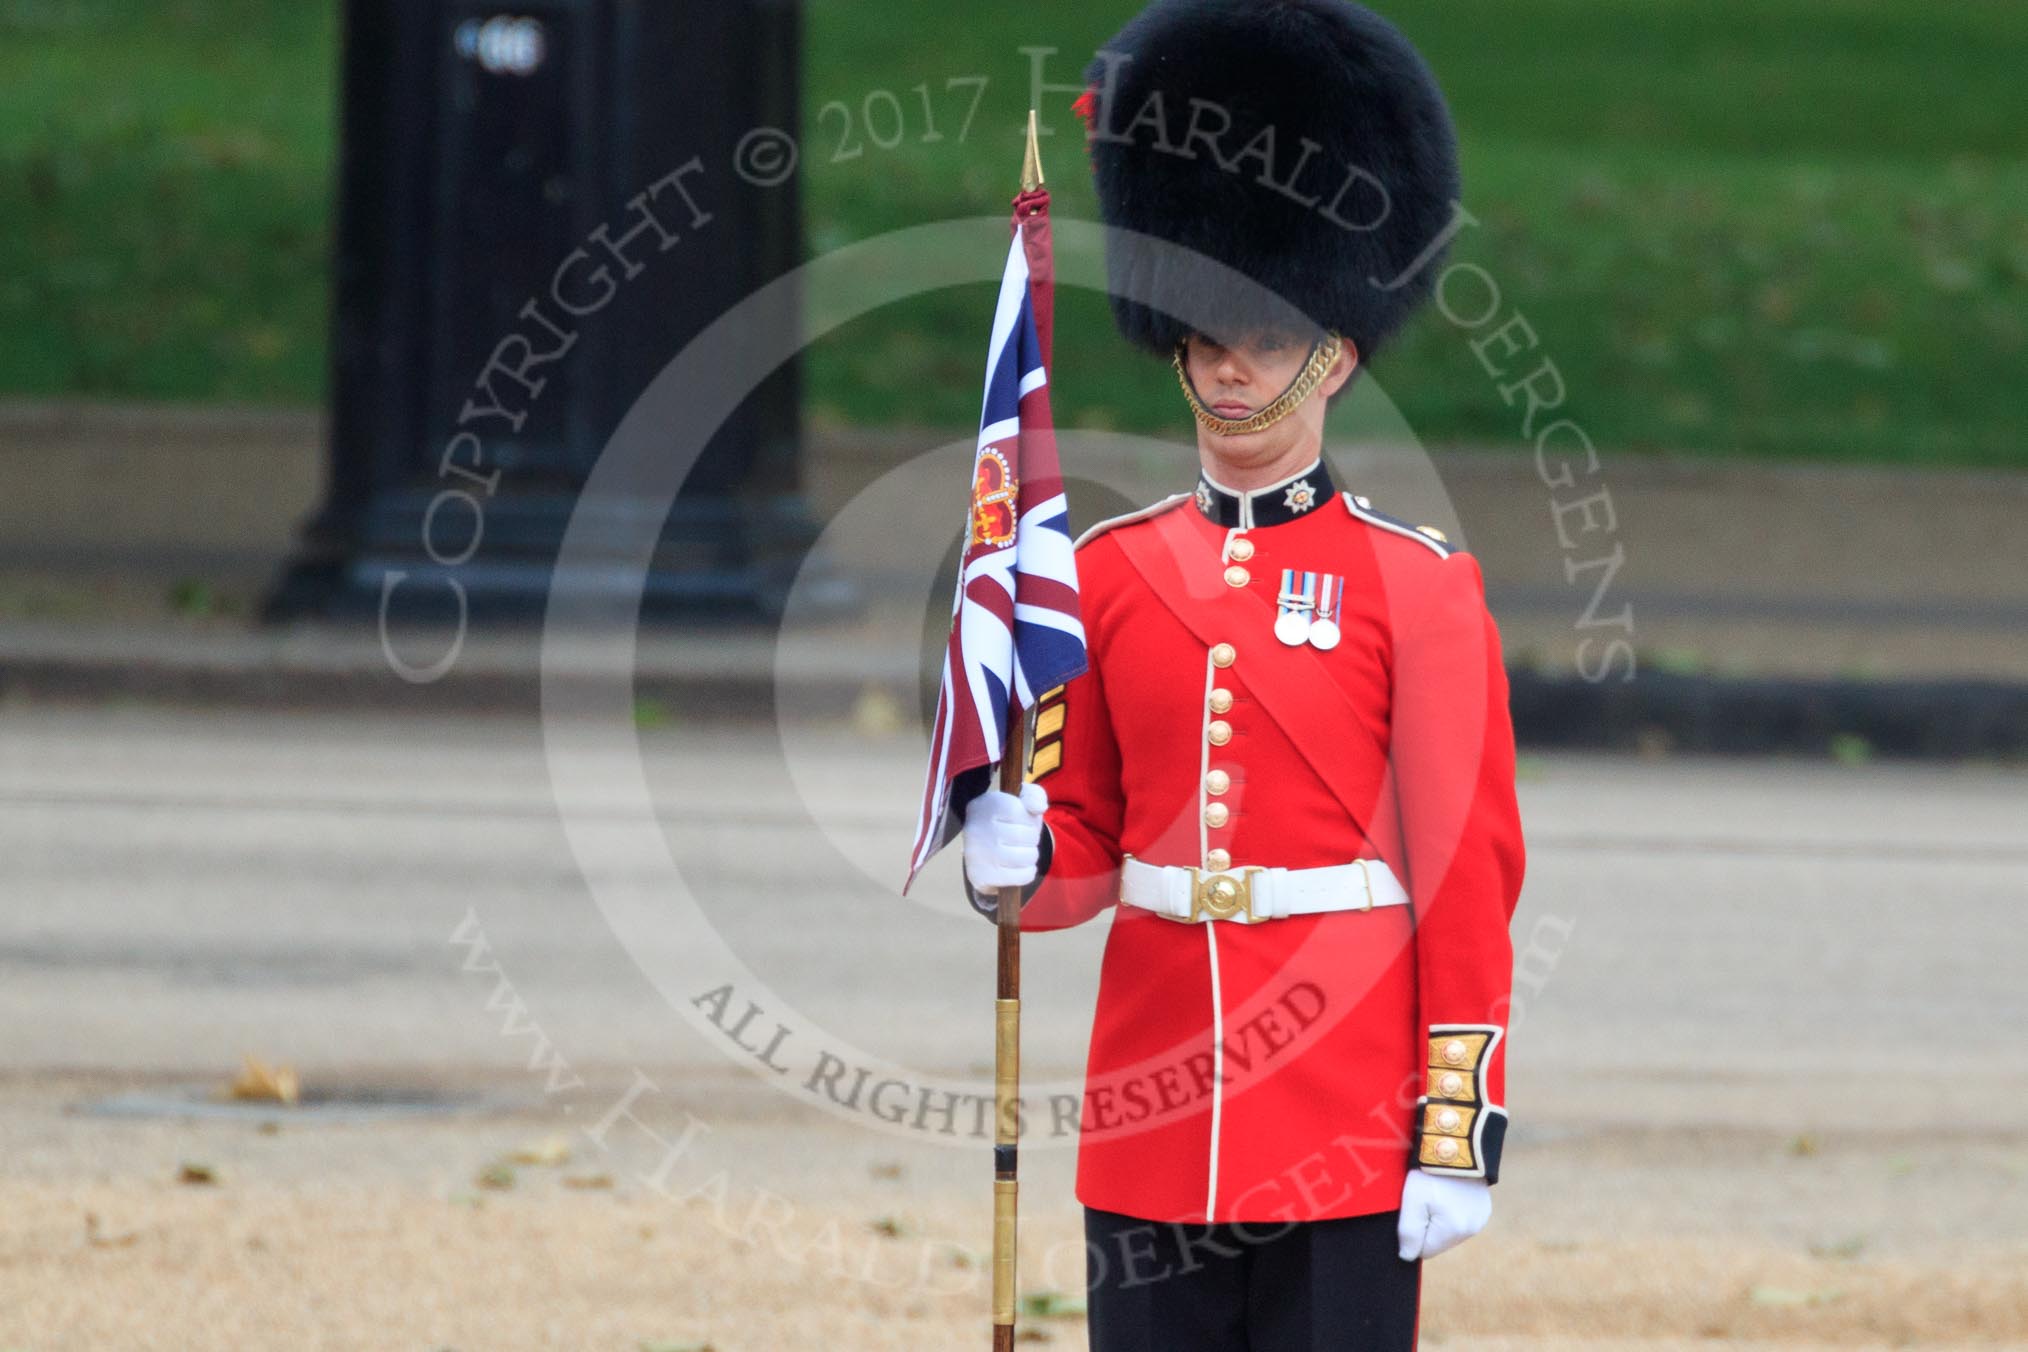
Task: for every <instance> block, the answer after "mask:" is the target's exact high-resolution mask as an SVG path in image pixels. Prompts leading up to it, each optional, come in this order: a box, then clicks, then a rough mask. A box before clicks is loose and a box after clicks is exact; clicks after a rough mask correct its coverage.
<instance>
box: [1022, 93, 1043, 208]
mask: <svg viewBox="0 0 2028 1352" xmlns="http://www.w3.org/2000/svg"><path fill="white" fill-rule="evenodd" d="M1040 140H1041V137H1040V133H1039V132H1037V130H1036V124H1035V110H1034V109H1033V108H1030V109H1029V110H1028V153H1027V155H1025V156H1024V157H1023V158H1022V160H1021V191H1023V192H1034V191H1035V190H1036V189H1037V188H1039V187H1041V186H1042V146H1041V144H1040Z"/></svg>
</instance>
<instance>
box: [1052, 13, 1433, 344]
mask: <svg viewBox="0 0 2028 1352" xmlns="http://www.w3.org/2000/svg"><path fill="white" fill-rule="evenodd" d="M1085 83H1086V84H1087V85H1088V86H1089V87H1090V88H1089V92H1088V93H1087V94H1086V96H1085V98H1084V99H1081V100H1080V101H1079V112H1080V114H1081V115H1082V116H1083V117H1084V118H1085V120H1086V123H1087V136H1088V144H1089V147H1090V150H1091V162H1092V171H1093V174H1094V176H1095V178H1096V181H1097V187H1098V198H1099V205H1100V209H1101V213H1102V215H1103V217H1104V220H1105V223H1106V225H1108V226H1110V227H1113V228H1114V230H1116V231H1122V230H1123V231H1132V232H1137V233H1138V234H1144V235H1151V236H1154V237H1155V238H1156V239H1159V240H1164V241H1167V242H1168V243H1170V244H1173V245H1177V246H1180V250H1179V249H1161V248H1150V247H1148V246H1147V245H1146V243H1145V242H1144V241H1140V240H1137V239H1135V238H1133V237H1132V236H1130V235H1123V234H1117V233H1114V234H1109V235H1108V237H1107V240H1108V242H1107V250H1106V270H1107V276H1108V280H1109V285H1110V290H1111V292H1112V306H1113V318H1114V320H1115V321H1116V322H1117V323H1118V325H1119V329H1120V332H1121V333H1122V334H1124V335H1125V336H1126V338H1127V341H1129V342H1131V343H1134V344H1136V345H1137V346H1140V347H1144V348H1146V349H1148V350H1149V351H1151V352H1155V353H1158V354H1161V355H1163V356H1166V355H1168V353H1169V352H1170V351H1171V350H1173V349H1174V347H1175V345H1176V343H1177V342H1178V341H1179V340H1181V339H1182V338H1183V337H1184V336H1185V335H1187V334H1188V333H1189V332H1190V331H1191V330H1192V329H1206V330H1209V331H1211V332H1213V333H1217V332H1219V330H1220V328H1221V327H1222V328H1223V329H1224V330H1225V332H1226V333H1228V334H1234V335H1236V334H1240V333H1244V332H1247V331H1250V330H1253V329H1258V328H1263V327H1268V328H1282V329H1286V328H1288V327H1289V326H1290V320H1291V319H1292V318H1295V317H1294V316H1292V315H1291V313H1290V311H1289V309H1288V308H1287V307H1288V306H1289V305H1293V306H1294V307H1295V308H1296V309H1297V310H1298V311H1300V312H1301V315H1302V316H1303V317H1307V318H1308V319H1309V320H1310V321H1311V322H1312V323H1313V324H1314V325H1315V326H1317V327H1320V328H1323V329H1330V330H1333V331H1335V332H1338V333H1341V334H1343V335H1344V336H1345V337H1347V338H1349V339H1351V340H1352V343H1353V344H1354V345H1355V346H1356V347H1357V349H1358V352H1359V355H1360V359H1361V361H1362V363H1363V362H1364V361H1365V360H1366V359H1367V358H1369V357H1371V356H1372V354H1373V352H1374V351H1375V350H1376V349H1377V348H1378V347H1379V346H1380V345H1381V343H1382V342H1383V341H1385V340H1386V338H1387V337H1388V336H1389V335H1390V334H1392V333H1393V332H1394V331H1395V329H1397V328H1398V327H1399V326H1400V325H1401V323H1402V321H1403V320H1404V319H1406V318H1407V317H1408V315H1409V313H1410V312H1411V311H1413V310H1414V309H1415V307H1416V306H1417V305H1418V304H1420V303H1421V302H1422V301H1423V300H1424V299H1425V298H1426V297H1427V296H1428V294H1429V291H1430V288H1431V285H1432V283H1433V282H1434V279H1435V274H1436V272H1437V266H1436V264H1437V260H1436V259H1435V258H1431V259H1429V260H1427V261H1426V262H1425V264H1424V266H1423V267H1422V268H1421V269H1419V270H1418V272H1417V273H1416V275H1415V276H1414V277H1413V278H1412V279H1410V280H1408V281H1407V282H1405V283H1404V282H1401V281H1400V279H1401V277H1402V274H1403V273H1404V272H1406V271H1407V269H1408V268H1409V267H1410V266H1411V265H1413V264H1414V263H1415V261H1416V260H1417V259H1418V258H1420V257H1421V256H1422V255H1423V254H1424V252H1425V251H1427V250H1428V249H1429V248H1430V246H1431V245H1432V244H1433V243H1435V242H1436V241H1437V240H1438V238H1439V237H1441V236H1442V235H1443V233H1444V231H1445V229H1446V228H1447V227H1448V226H1449V224H1450V219H1451V212H1452V209H1453V204H1454V203H1455V202H1456V201H1457V198H1458V168H1457V140H1456V136H1455V134H1454V133H1453V132H1452V129H1451V120H1450V113H1449V110H1448V109H1447V108H1445V106H1444V100H1443V95H1442V94H1441V93H1440V92H1439V91H1438V89H1437V87H1436V81H1435V80H1434V78H1432V76H1431V75H1430V72H1429V67H1428V66H1426V65H1425V64H1424V63H1423V60H1422V58H1421V56H1420V55H1418V54H1417V52H1416V50H1415V49H1414V48H1413V47H1411V46H1410V45H1409V43H1408V40H1407V39H1406V38H1404V37H1403V36H1402V35H1401V34H1400V33H1399V32H1398V31H1397V30H1396V29H1395V28H1394V26H1393V25H1392V24H1390V23H1388V22H1387V21H1386V20H1384V19H1382V18H1380V17H1379V16H1378V15H1376V14H1374V13H1372V12H1371V11H1370V10H1366V9H1363V8H1361V7H1360V6H1358V5H1355V4H1352V3H1350V0H1155V3H1153V4H1151V5H1149V6H1148V8H1146V9H1145V10H1143V11H1142V12H1141V13H1140V14H1139V15H1137V16H1136V17H1135V18H1134V19H1133V20H1132V21H1130V22H1129V23H1128V24H1127V26H1126V27H1125V28H1122V29H1121V30H1120V31H1119V33H1118V34H1117V35H1116V36H1115V37H1114V38H1113V39H1112V41H1110V42H1108V43H1107V44H1106V45H1105V46H1104V47H1102V48H1100V49H1099V53H1098V55H1097V56H1096V57H1095V58H1094V59H1093V61H1092V63H1091V64H1090V66H1088V67H1087V68H1086V70H1085ZM1228 118H1229V123H1228V122H1227V121H1226V119H1228ZM1193 132H1195V133H1197V134H1196V135H1195V136H1193V135H1192V133H1193ZM1311 146H1314V149H1312V148H1310V147H1311ZM1206 259H1209V260H1212V261H1213V262H1214V263H1216V264H1223V265H1225V267H1227V268H1231V269H1234V270H1236V271H1237V272H1239V273H1241V274H1243V275H1244V276H1245V277H1246V278H1250V279H1251V280H1252V281H1253V282H1256V283H1259V284H1260V285H1261V286H1263V287H1265V288H1267V289H1268V291H1270V292H1273V293H1275V294H1276V295H1278V296H1279V297H1281V298H1282V300H1283V301H1285V302H1287V304H1286V305H1284V304H1278V303H1276V302H1275V301H1274V300H1272V299H1269V298H1266V297H1263V296H1262V295H1261V294H1260V293H1259V292H1258V291H1257V290H1255V288H1253V287H1250V286H1248V285H1246V284H1245V283H1243V282H1240V281H1238V280H1236V279H1235V278H1234V277H1233V276H1232V275H1231V273H1227V272H1224V271H1223V270H1222V269H1220V268H1217V267H1215V266H1207V265H1206V262H1205V260H1206ZM1136 297H1139V299H1136ZM1186 298H1187V300H1186ZM1144 302H1145V303H1144ZM1186 315H1188V316H1195V317H1196V319H1197V321H1198V322H1191V321H1189V320H1186V319H1184V318H1182V317H1181V316H1186ZM1298 322H1300V321H1298Z"/></svg>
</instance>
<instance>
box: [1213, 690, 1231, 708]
mask: <svg viewBox="0 0 2028 1352" xmlns="http://www.w3.org/2000/svg"><path fill="white" fill-rule="evenodd" d="M1231 707H1232V692H1231V691H1230V690H1227V689H1225V688H1224V687H1223V686H1221V687H1219V688H1218V689H1216V690H1214V691H1212V692H1211V712H1213V713H1215V714H1222V713H1224V712H1225V711H1226V710H1228V709H1230V708H1231Z"/></svg>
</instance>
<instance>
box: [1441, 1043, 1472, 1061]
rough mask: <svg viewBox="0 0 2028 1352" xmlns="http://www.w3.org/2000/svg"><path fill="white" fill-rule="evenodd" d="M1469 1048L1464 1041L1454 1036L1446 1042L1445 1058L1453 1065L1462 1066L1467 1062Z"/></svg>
mask: <svg viewBox="0 0 2028 1352" xmlns="http://www.w3.org/2000/svg"><path fill="white" fill-rule="evenodd" d="M1468 1050H1469V1049H1468V1048H1467V1047H1466V1046H1465V1044H1464V1043H1463V1042H1461V1041H1459V1040H1458V1039H1457V1038H1452V1039H1451V1040H1450V1041H1449V1042H1446V1043H1445V1044H1444V1060H1445V1061H1447V1062H1449V1063H1450V1064H1451V1065H1454V1066H1462V1065H1463V1064H1465V1056H1466V1053H1467V1052H1468Z"/></svg>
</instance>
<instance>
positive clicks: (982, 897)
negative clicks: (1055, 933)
mask: <svg viewBox="0 0 2028 1352" xmlns="http://www.w3.org/2000/svg"><path fill="white" fill-rule="evenodd" d="M1035 853H1036V858H1035V876H1034V877H1033V878H1031V879H1029V880H1028V881H1027V882H1026V883H1023V884H1022V886H1021V904H1022V905H1023V906H1026V905H1027V904H1028V903H1029V902H1031V901H1033V900H1035V894H1036V892H1038V891H1039V890H1041V887H1042V879H1043V878H1044V877H1045V876H1046V875H1047V874H1048V873H1049V861H1050V860H1051V859H1053V858H1055V857H1056V837H1055V836H1053V835H1051V834H1050V831H1049V823H1048V822H1044V823H1042V839H1041V840H1039V841H1037V842H1036V848H1035ZM965 899H966V900H967V901H969V902H971V903H972V909H973V910H975V911H977V912H978V913H979V914H980V915H983V916H985V917H986V919H988V920H992V921H996V922H997V921H998V920H999V918H1000V889H999V888H997V887H989V888H986V889H985V890H983V891H981V890H980V889H979V888H976V887H974V886H972V880H971V879H970V878H967V879H965Z"/></svg>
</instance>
